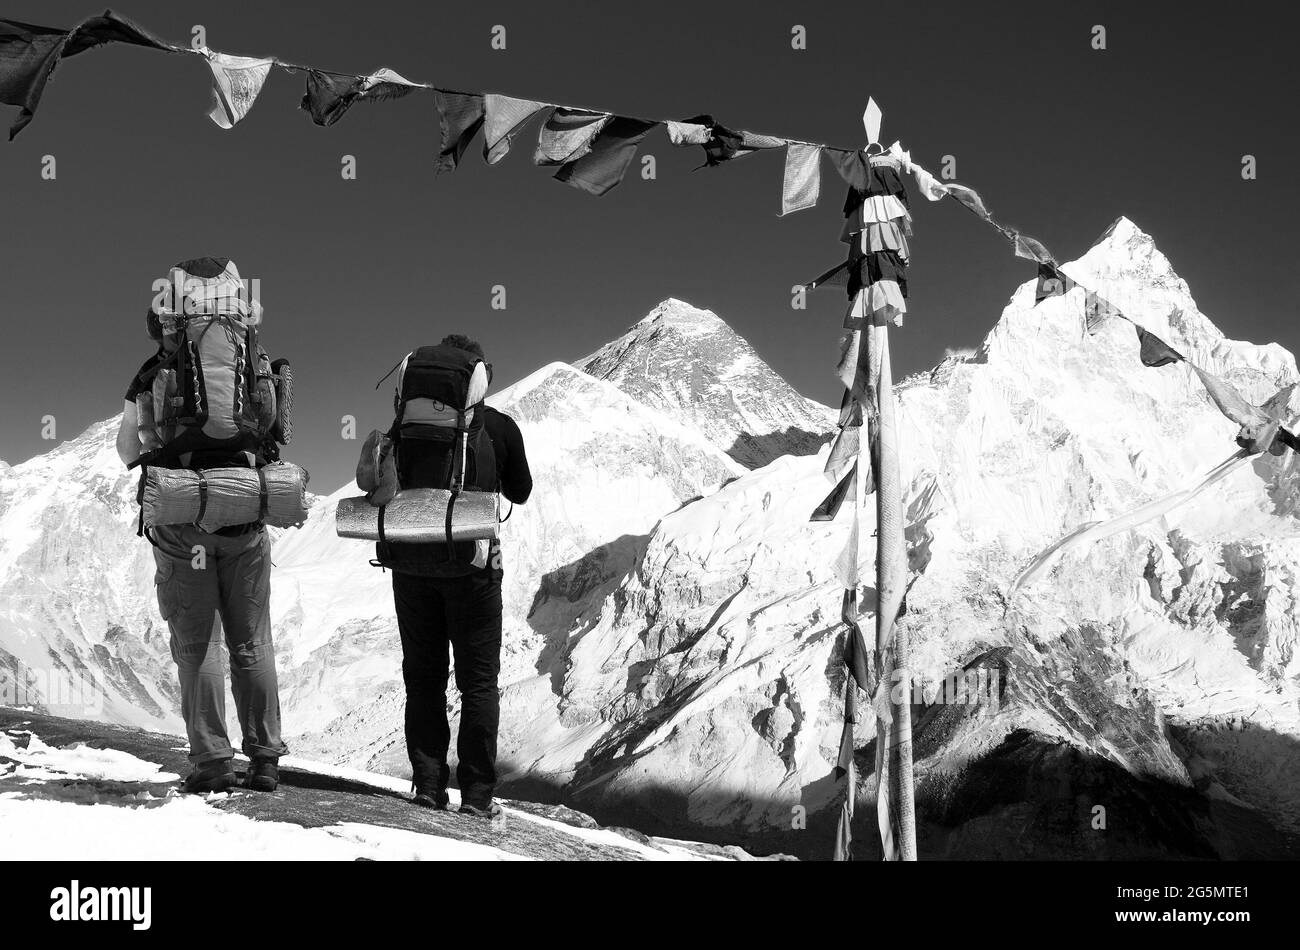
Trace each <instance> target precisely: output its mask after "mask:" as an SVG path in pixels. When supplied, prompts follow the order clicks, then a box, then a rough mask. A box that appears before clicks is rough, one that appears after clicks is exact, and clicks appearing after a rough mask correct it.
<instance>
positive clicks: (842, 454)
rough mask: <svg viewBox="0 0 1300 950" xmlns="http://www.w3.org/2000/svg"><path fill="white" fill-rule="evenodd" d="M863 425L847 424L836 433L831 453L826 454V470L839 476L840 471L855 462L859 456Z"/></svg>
mask: <svg viewBox="0 0 1300 950" xmlns="http://www.w3.org/2000/svg"><path fill="white" fill-rule="evenodd" d="M861 432H862V427H861V426H845V427H844V428H843V429H840V431H839V432H837V433H836V434H835V439H834V441H832V443H831V451H830V454H829V455H827V456H826V465H825V467H824V471H825V472H826V474H828V475H831V476H833V477H838V475H839V473H840V472H843V471H845V470H846V469H847V467H848V466H850V465H852V464H853V461H854V460H855V459H856V458H857V457H858V444H859V436H860V435H861Z"/></svg>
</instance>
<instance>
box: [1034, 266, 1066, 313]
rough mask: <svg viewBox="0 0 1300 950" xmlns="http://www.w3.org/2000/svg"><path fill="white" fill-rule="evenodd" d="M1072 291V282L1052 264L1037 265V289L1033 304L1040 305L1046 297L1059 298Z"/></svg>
mask: <svg viewBox="0 0 1300 950" xmlns="http://www.w3.org/2000/svg"><path fill="white" fill-rule="evenodd" d="M1073 289H1074V281H1072V280H1071V279H1070V278H1069V277H1067V276H1066V275H1065V274H1063V273H1062V272H1061V271H1060V270H1058V269H1057V268H1056V266H1055V265H1053V264H1048V263H1040V264H1039V265H1038V288H1037V289H1036V290H1035V291H1034V303H1035V304H1036V305H1037V304H1040V303H1042V302H1043V301H1044V300H1046V299H1047V298H1048V297H1059V296H1061V295H1062V294H1065V293H1069V292H1070V291H1071V290H1073Z"/></svg>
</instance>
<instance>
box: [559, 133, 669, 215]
mask: <svg viewBox="0 0 1300 950" xmlns="http://www.w3.org/2000/svg"><path fill="white" fill-rule="evenodd" d="M658 124H659V123H658V122H652V121H648V120H645V119H629V118H626V117H624V116H615V117H614V118H613V119H612V120H611V121H610V123H609V124H608V125H606V126H605V128H604V129H603V130H602V131H601V133H600V134H599V135H597V136H596V139H595V141H594V142H592V143H591V151H590V153H588V154H587V155H584V156H583V157H582V158H580V159H578V160H577V161H576V162H569V163H568V164H567V165H564V166H563V167H562V168H561V169H560V170H559V171H557V172H556V173H555V178H556V179H557V180H559V181H562V182H564V183H565V184H569V185H572V186H573V187H575V188H581V189H582V190H583V191H585V192H588V193H589V194H593V195H596V196H600V195H603V194H605V193H606V192H608V191H609V190H610V189H611V188H613V187H615V186H616V185H617V184H618V183H619V182H620V181H622V180H623V176H624V175H625V174H627V169H628V166H629V165H631V164H632V160H633V159H634V158H636V149H637V146H638V145H640V144H641V140H642V139H644V138H645V137H646V136H647V135H648V134H650V130H651V129H653V128H654V127H655V126H656V125H658Z"/></svg>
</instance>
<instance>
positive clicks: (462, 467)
mask: <svg viewBox="0 0 1300 950" xmlns="http://www.w3.org/2000/svg"><path fill="white" fill-rule="evenodd" d="M490 378H491V374H490V370H489V369H488V366H487V364H486V363H484V362H483V361H482V360H481V359H479V358H478V357H477V356H476V355H474V354H473V353H470V352H468V351H466V350H462V349H460V348H459V347H455V346H443V345H440V346H422V347H420V348H419V349H417V350H414V351H412V352H411V353H409V354H407V356H406V358H405V359H404V360H403V361H402V362H401V364H400V368H399V370H398V376H397V388H396V391H395V393H394V396H393V411H394V418H393V424H392V426H391V427H390V428H389V430H388V434H387V437H388V440H389V441H390V442H391V445H392V449H391V452H392V456H393V459H394V462H395V465H396V468H397V481H398V485H399V486H400V487H401V488H404V489H405V488H440V489H444V490H448V491H450V492H451V493H452V501H451V504H449V505H448V510H447V520H448V524H449V525H450V522H451V517H452V514H451V512H452V510H453V507H454V504H455V497H456V496H457V495H458V494H460V493H461V492H463V491H474V492H496V490H497V465H496V452H495V450H494V449H493V448H492V439H491V438H490V437H489V435H488V433H487V430H486V428H485V427H484V415H485V413H486V411H487V409H486V407H485V406H484V404H483V399H484V397H485V396H486V395H487V388H488V383H489V381H490ZM382 524H383V522H382V519H381V521H380V525H381V535H380V537H381V540H380V541H379V542H378V543H377V544H376V545H375V559H374V561H372V562H371V563H373V564H375V565H376V566H380V567H387V568H390V569H392V570H394V571H397V572H399V573H406V574H419V575H422V576H425V577H462V576H464V575H467V574H472V573H474V572H476V571H479V570H482V569H483V568H484V567H485V566H486V565H487V560H488V554H489V551H490V545H489V543H488V542H487V541H459V542H452V543H448V544H443V543H415V542H395V541H387V540H383V536H382Z"/></svg>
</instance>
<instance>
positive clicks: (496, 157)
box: [483, 93, 546, 165]
mask: <svg viewBox="0 0 1300 950" xmlns="http://www.w3.org/2000/svg"><path fill="white" fill-rule="evenodd" d="M483 105H484V109H485V111H486V112H487V121H486V122H485V123H484V126H483V128H484V139H483V157H484V158H485V159H486V160H487V163H488V164H489V165H495V164H496V163H497V162H499V161H501V159H503V158H505V157H506V155H507V154H508V153H509V152H510V140H511V139H513V138H514V137H515V136H516V135H518V134H519V132H520V130H521V129H522V128H523V127H524V125H525V124H526V123H527V122H528V120H529V119H531V118H532V117H533V116H535V115H537V113H539V112H541V111H542V110H543V109H545V108H546V103H545V102H535V101H533V100H532V99H515V98H513V97H512V96H498V95H496V94H495V93H488V94H487V95H486V96H484V97H483Z"/></svg>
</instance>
